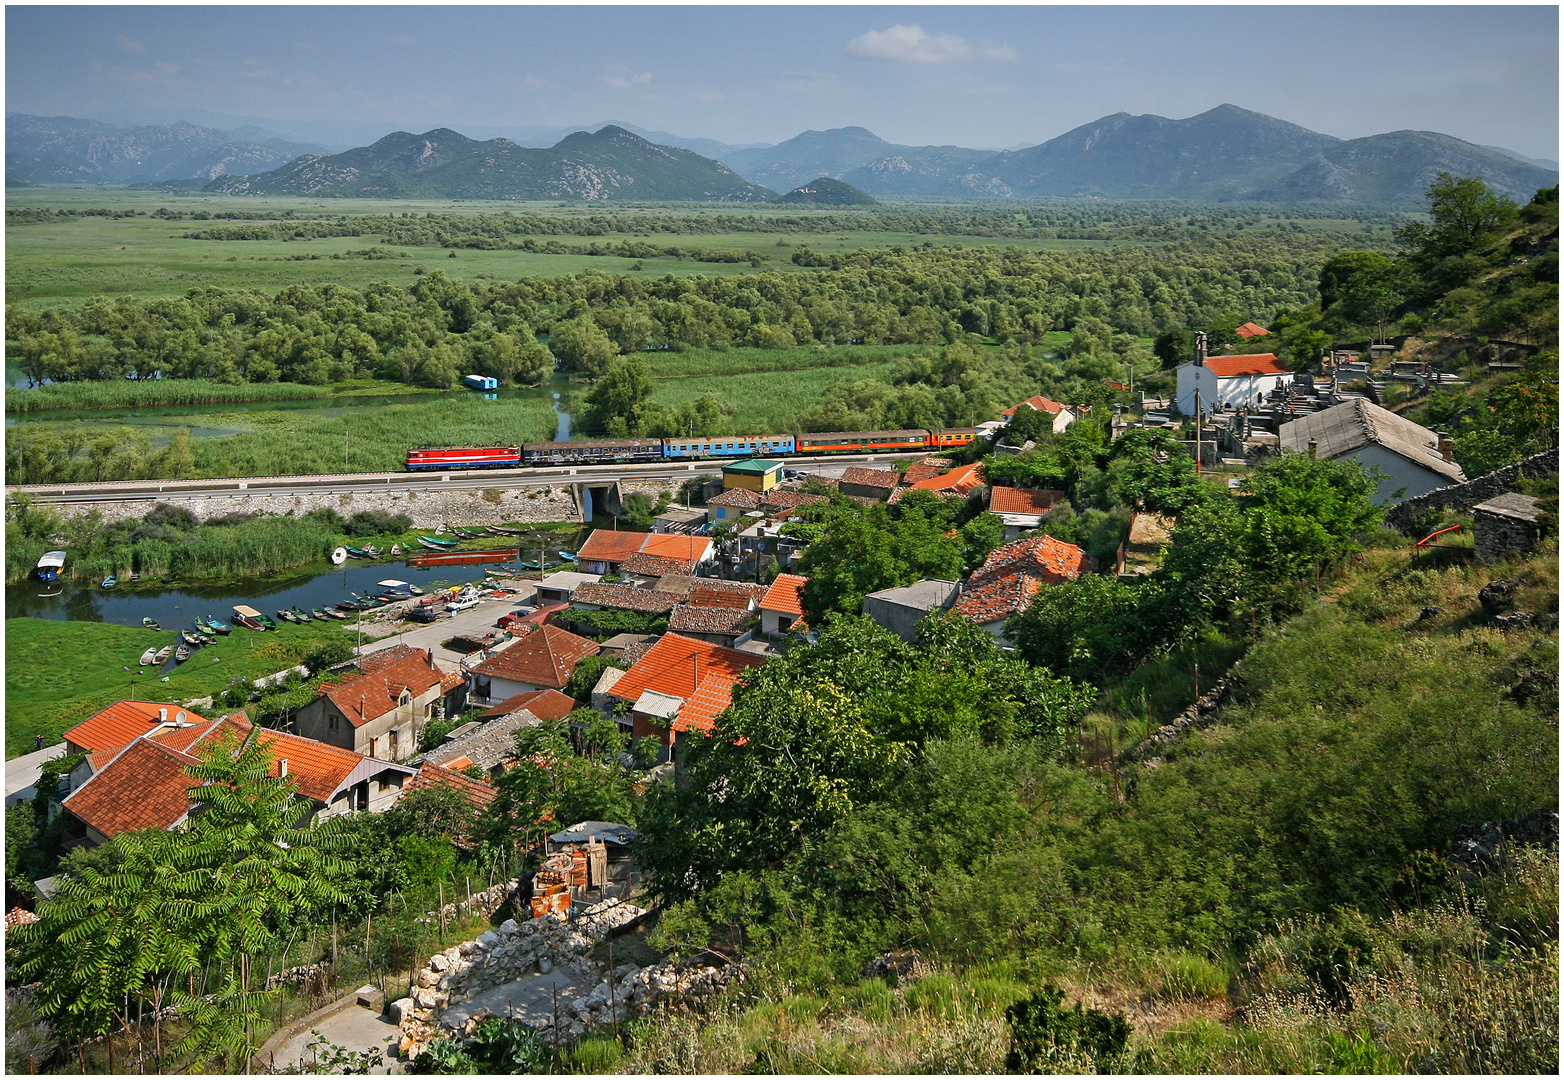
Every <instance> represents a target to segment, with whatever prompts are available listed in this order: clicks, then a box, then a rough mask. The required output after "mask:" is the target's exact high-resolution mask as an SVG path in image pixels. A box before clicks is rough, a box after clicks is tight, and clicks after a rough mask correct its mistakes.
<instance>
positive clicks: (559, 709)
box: [478, 690, 576, 720]
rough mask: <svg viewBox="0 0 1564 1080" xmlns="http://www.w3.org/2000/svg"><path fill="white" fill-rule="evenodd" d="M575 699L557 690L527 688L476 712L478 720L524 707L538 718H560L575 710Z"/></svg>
mask: <svg viewBox="0 0 1564 1080" xmlns="http://www.w3.org/2000/svg"><path fill="white" fill-rule="evenodd" d="M575 708H576V700H575V698H572V697H566V696H565V695H564V694H561V693H560V692H559V691H558V690H528V691H526V692H525V693H521V694H514V695H512V696H511V697H508V698H506V699H505V700H504V701H502V702H500V703H499V704H498V705H496V706H494V707H493V708H491V709H488V710H486V711H485V712H481V713H479V714H478V719H479V720H493V719H496V718H497V717H501V716H508V715H510V714H511V713H513V712H520V711H521V710H523V709H525V710H527V711H528V712H529V713H531V714H532V715H533V716H536V717H537V718H538V719H539V720H562V719H564V718H565V717H567V716H569V715H570V714H571V713H572V712H574V711H575Z"/></svg>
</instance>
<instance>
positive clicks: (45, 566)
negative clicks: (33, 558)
mask: <svg viewBox="0 0 1564 1080" xmlns="http://www.w3.org/2000/svg"><path fill="white" fill-rule="evenodd" d="M63 569H65V552H63V551H46V552H44V553H43V558H41V559H39V560H38V569H37V570H36V573H37V574H38V577H39V578H40V579H41V580H43V581H57V580H58V579H59V577H60V571H61V570H63Z"/></svg>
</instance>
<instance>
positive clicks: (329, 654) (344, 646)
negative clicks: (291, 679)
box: [303, 640, 354, 675]
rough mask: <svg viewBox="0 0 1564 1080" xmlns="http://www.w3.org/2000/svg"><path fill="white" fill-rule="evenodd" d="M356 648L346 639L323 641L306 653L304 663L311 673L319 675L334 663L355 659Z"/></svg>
mask: <svg viewBox="0 0 1564 1080" xmlns="http://www.w3.org/2000/svg"><path fill="white" fill-rule="evenodd" d="M353 656H354V649H353V646H351V645H349V644H348V643H347V642H346V641H331V640H327V641H322V642H321V643H320V644H319V645H316V646H315V647H314V648H313V649H311V650H310V651H309V652H307V653H305V654H304V660H303V664H304V666H305V667H307V668H309V669H310V674H312V675H318V674H320V673H321V672H322V671H325V670H326V669H327V668H329V667H332V666H333V665H336V664H340V663H342V662H344V661H346V660H351V659H353Z"/></svg>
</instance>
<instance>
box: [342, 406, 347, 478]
mask: <svg viewBox="0 0 1564 1080" xmlns="http://www.w3.org/2000/svg"><path fill="white" fill-rule="evenodd" d="M342 471H343V472H347V471H348V418H347V417H345V416H344V417H343V418H342Z"/></svg>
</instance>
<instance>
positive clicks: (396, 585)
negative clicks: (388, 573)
mask: <svg viewBox="0 0 1564 1080" xmlns="http://www.w3.org/2000/svg"><path fill="white" fill-rule="evenodd" d="M375 584H376V585H377V586H379V587H380V588H382V589H385V590H386V591H387V592H389V593H391V594H393V595H394V594H396V593H407V594H408V595H409V596H422V595H423V592H424V591H423V590H422V589H420V588H419V587H418V586H417V585H414V584H413V583H412V582H410V581H398V580H397V579H396V578H386V580H384V581H377V582H375Z"/></svg>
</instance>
